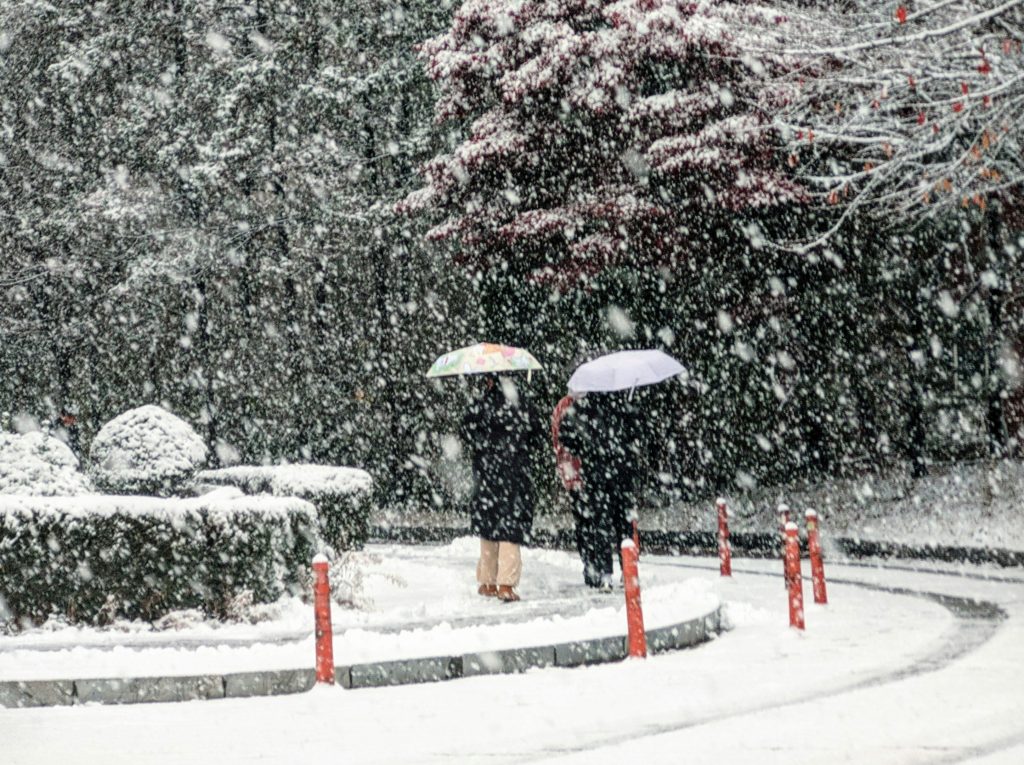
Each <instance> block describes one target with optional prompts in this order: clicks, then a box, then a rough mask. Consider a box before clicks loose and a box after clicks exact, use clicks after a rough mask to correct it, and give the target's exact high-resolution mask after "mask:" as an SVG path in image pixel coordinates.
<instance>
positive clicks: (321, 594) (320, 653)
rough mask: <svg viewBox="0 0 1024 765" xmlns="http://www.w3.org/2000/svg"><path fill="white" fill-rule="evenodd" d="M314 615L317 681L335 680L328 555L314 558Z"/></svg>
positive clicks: (327, 681) (330, 681)
mask: <svg viewBox="0 0 1024 765" xmlns="http://www.w3.org/2000/svg"><path fill="white" fill-rule="evenodd" d="M313 616H314V618H315V624H316V681H317V682H318V683H333V682H334V631H333V630H332V628H331V583H330V582H329V581H328V579H327V557H326V556H325V555H317V556H316V557H314V558H313Z"/></svg>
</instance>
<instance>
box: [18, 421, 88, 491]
mask: <svg viewBox="0 0 1024 765" xmlns="http://www.w3.org/2000/svg"><path fill="white" fill-rule="evenodd" d="M91 493H92V486H91V485H90V483H89V479H88V478H86V476H84V475H83V474H82V473H79V472H78V458H77V457H75V454H74V452H72V451H71V449H69V448H68V447H67V445H66V444H65V443H64V442H63V441H61V440H60V439H58V438H55V437H54V436H50V435H47V434H45V433H40V432H38V431H37V432H34V433H25V434H24V435H18V434H16V433H0V494H35V495H41V496H61V495H64V496H69V497H74V496H78V495H80V494H91Z"/></svg>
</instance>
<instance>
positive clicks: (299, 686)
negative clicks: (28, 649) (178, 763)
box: [0, 604, 722, 707]
mask: <svg viewBox="0 0 1024 765" xmlns="http://www.w3.org/2000/svg"><path fill="white" fill-rule="evenodd" d="M721 630H722V606H721V604H719V605H718V606H716V607H715V609H714V610H713V611H711V612H710V613H708V614H705V615H704V616H698V617H696V618H694V619H690V620H688V621H685V622H680V623H678V624H673V625H671V626H668V627H659V628H657V629H652V630H647V650H648V651H649V652H650V653H664V652H665V651H673V650H678V649H681V648H690V647H692V646H695V645H698V644H700V643H703V642H705V641H707V640H709V639H710V637H711V636H712V635H715V634H717V633H719V632H721ZM626 656H627V645H626V637H625V636H615V637H606V638H594V639H591V640H579V641H573V642H569V643H559V644H556V645H544V646H533V647H530V648H511V649H507V650H503V651H489V652H483V653H467V654H462V655H460V656H435V657H431V658H425V659H400V660H397V661H387V662H371V663H368V664H353V665H351V666H340V667H335V670H334V677H335V682H336V683H337V684H338V685H340V686H342V687H343V688H352V689H355V688H377V687H381V686H388V685H409V684H412V683H431V682H438V681H442V680H454V679H456V678H460V677H473V676H477V675H497V674H507V673H511V672H525V671H526V670H528V669H534V668H543V667H565V668H569V667H581V666H589V665H593V664H605V663H608V662H615V661H621V660H623V659H625V658H626ZM315 679H316V676H315V672H314V670H313V669H294V670H277V671H267V672H238V673H233V674H227V675H195V676H182V677H137V678H105V679H86V680H28V681H0V707H42V706H70V705H73V704H75V705H78V704H89V703H99V704H139V703H149V702H168V701H195V700H198V699H223V698H244V697H249V696H277V695H281V694H287V693H302V692H304V691H308V690H310V689H311V688H312V687H313V685H314V682H315Z"/></svg>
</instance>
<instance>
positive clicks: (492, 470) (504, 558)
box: [427, 343, 543, 602]
mask: <svg viewBox="0 0 1024 765" xmlns="http://www.w3.org/2000/svg"><path fill="white" fill-rule="evenodd" d="M540 368H541V366H540V364H539V363H538V362H537V360H536V359H535V358H534V357H533V356H532V355H531V354H530V353H529V352H528V351H525V350H523V349H522V348H515V347H512V346H508V345H501V344H498V343H477V344H476V345H471V346H467V347H466V348H460V349H458V350H455V351H451V352H449V353H446V354H444V355H443V356H441V357H440V358H438V359H437V361H435V362H434V364H433V366H432V367H431V368H430V371H429V372H427V376H428V377H447V376H452V375H472V377H471V378H470V379H471V380H473V381H474V382H475V381H477V380H479V383H477V385H476V397H475V399H474V400H473V402H472V403H471V404H470V406H469V407H468V409H467V410H466V412H465V414H464V416H463V418H462V423H461V426H460V436H461V438H462V443H463V446H464V448H465V450H466V452H467V453H468V454H469V458H470V462H471V464H472V467H473V495H472V497H471V499H470V507H469V521H470V528H471V529H472V530H473V533H474V534H476V535H477V536H479V537H480V558H479V560H478V562H477V567H476V578H477V584H478V592H479V593H480V594H481V595H484V596H487V597H497V598H498V599H499V600H502V601H506V602H512V601H517V600H519V594H518V593H517V592H516V588H517V587H518V586H519V580H520V577H521V575H522V555H521V553H520V549H519V548H520V546H521V545H523V544H525V543H527V542H529V541H530V534H531V531H532V529H533V513H534V504H535V499H534V493H533V482H532V480H531V478H530V459H531V455H532V454H534V453H537V452H538V451H539V449H540V443H541V440H542V438H543V435H542V433H543V431H542V428H541V425H540V419H539V418H538V416H537V413H536V410H535V409H534V408H533V406H532V404H531V403H530V402H529V400H528V399H527V397H526V396H525V395H523V393H524V391H521V390H520V387H519V386H518V385H517V384H516V380H515V379H514V377H513V375H512V374H510V373H515V372H526V373H527V380H528V379H529V375H530V374H531V373H532V371H533V370H536V369H540ZM518 379H519V380H521V379H522V378H521V377H518Z"/></svg>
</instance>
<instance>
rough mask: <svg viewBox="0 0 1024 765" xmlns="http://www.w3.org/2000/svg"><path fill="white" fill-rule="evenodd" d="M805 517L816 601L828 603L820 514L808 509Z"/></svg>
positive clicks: (812, 583)
mask: <svg viewBox="0 0 1024 765" xmlns="http://www.w3.org/2000/svg"><path fill="white" fill-rule="evenodd" d="M804 518H805V519H806V520H807V551H808V553H809V554H810V557H811V585H812V587H813V588H814V602H815V603H828V593H827V592H826V591H825V564H824V563H822V561H821V540H820V539H819V538H818V514H817V513H816V512H814V511H813V510H807V511H806V512H805V513H804Z"/></svg>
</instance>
